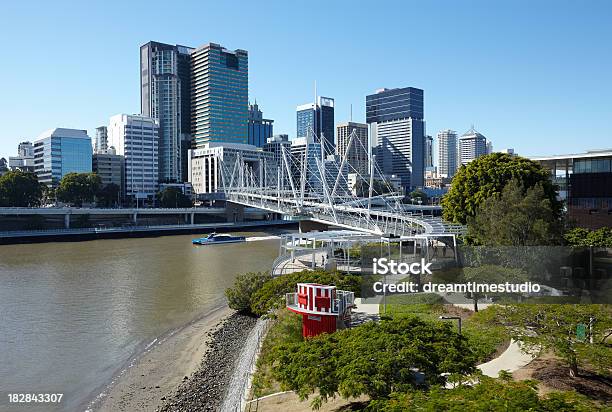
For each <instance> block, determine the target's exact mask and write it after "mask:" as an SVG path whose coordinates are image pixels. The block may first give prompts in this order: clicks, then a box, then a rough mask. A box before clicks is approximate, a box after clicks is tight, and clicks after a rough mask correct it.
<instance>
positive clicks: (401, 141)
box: [366, 87, 425, 192]
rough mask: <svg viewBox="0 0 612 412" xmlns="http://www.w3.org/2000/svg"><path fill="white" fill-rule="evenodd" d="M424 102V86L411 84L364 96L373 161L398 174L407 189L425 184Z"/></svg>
mask: <svg viewBox="0 0 612 412" xmlns="http://www.w3.org/2000/svg"><path fill="white" fill-rule="evenodd" d="M423 106H424V105H423V90H421V89H417V88H414V87H404V88H401V89H380V90H378V91H377V92H376V93H375V94H372V95H368V96H366V122H367V123H368V124H369V125H370V136H372V146H373V153H374V154H376V156H377V158H376V163H377V164H378V165H379V167H381V168H382V171H383V173H384V174H389V175H390V174H395V175H397V176H399V177H400V179H401V182H402V186H403V187H404V188H405V189H406V192H408V191H409V190H410V189H412V188H415V187H421V186H423V184H424V177H425V176H424V175H425V168H424V164H425V153H424V149H425V120H424V110H423Z"/></svg>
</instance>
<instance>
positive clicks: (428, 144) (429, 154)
mask: <svg viewBox="0 0 612 412" xmlns="http://www.w3.org/2000/svg"><path fill="white" fill-rule="evenodd" d="M424 150H425V165H424V167H425V169H427V168H428V167H433V137H431V136H429V135H427V136H425V149H424Z"/></svg>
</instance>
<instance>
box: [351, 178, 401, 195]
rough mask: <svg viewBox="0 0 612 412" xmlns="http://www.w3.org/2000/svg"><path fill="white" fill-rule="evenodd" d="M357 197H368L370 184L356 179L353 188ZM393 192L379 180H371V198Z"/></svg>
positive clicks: (388, 185) (386, 184)
mask: <svg viewBox="0 0 612 412" xmlns="http://www.w3.org/2000/svg"><path fill="white" fill-rule="evenodd" d="M353 189H355V192H356V193H357V196H358V197H368V196H369V195H370V182H369V181H366V180H365V179H357V182H355V185H354V186H353ZM393 191H395V188H394V187H392V186H391V185H390V184H388V183H385V182H383V181H382V180H379V179H373V180H372V196H380V195H384V194H387V193H391V192H393Z"/></svg>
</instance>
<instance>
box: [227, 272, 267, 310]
mask: <svg viewBox="0 0 612 412" xmlns="http://www.w3.org/2000/svg"><path fill="white" fill-rule="evenodd" d="M271 279H272V276H270V274H269V273H268V272H249V273H245V274H242V275H239V276H238V277H237V278H236V280H235V281H234V286H232V287H231V288H228V289H226V290H225V296H226V297H227V303H228V305H229V307H230V308H232V309H234V310H237V311H239V312H245V313H250V312H251V303H252V302H251V299H252V297H253V293H255V292H256V291H257V290H259V289H260V288H261V287H262V286H263V285H264V283H266V282H267V281H269V280H271Z"/></svg>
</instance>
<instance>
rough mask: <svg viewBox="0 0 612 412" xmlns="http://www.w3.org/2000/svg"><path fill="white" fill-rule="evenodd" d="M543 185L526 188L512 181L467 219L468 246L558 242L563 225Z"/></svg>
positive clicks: (518, 182) (516, 180) (538, 244)
mask: <svg viewBox="0 0 612 412" xmlns="http://www.w3.org/2000/svg"><path fill="white" fill-rule="evenodd" d="M555 207H556V206H553V204H552V202H551V200H550V198H549V197H548V196H547V195H546V193H545V190H544V185H543V184H542V182H538V183H536V184H535V185H534V186H532V187H530V188H527V189H525V188H524V187H523V186H522V185H521V182H520V181H519V180H518V179H516V178H512V179H511V180H510V181H509V182H508V183H507V184H506V186H505V187H504V188H503V190H502V191H501V193H494V194H492V195H491V196H490V197H489V198H487V199H485V200H484V201H483V202H482V203H481V204H480V205H479V206H478V208H477V213H476V215H475V216H468V235H467V237H466V240H467V241H468V242H469V243H474V244H478V245H487V246H541V245H550V244H552V245H555V244H560V243H561V233H562V229H563V224H562V221H561V219H560V218H559V215H558V214H557V212H556V211H555V209H554V208H555Z"/></svg>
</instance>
